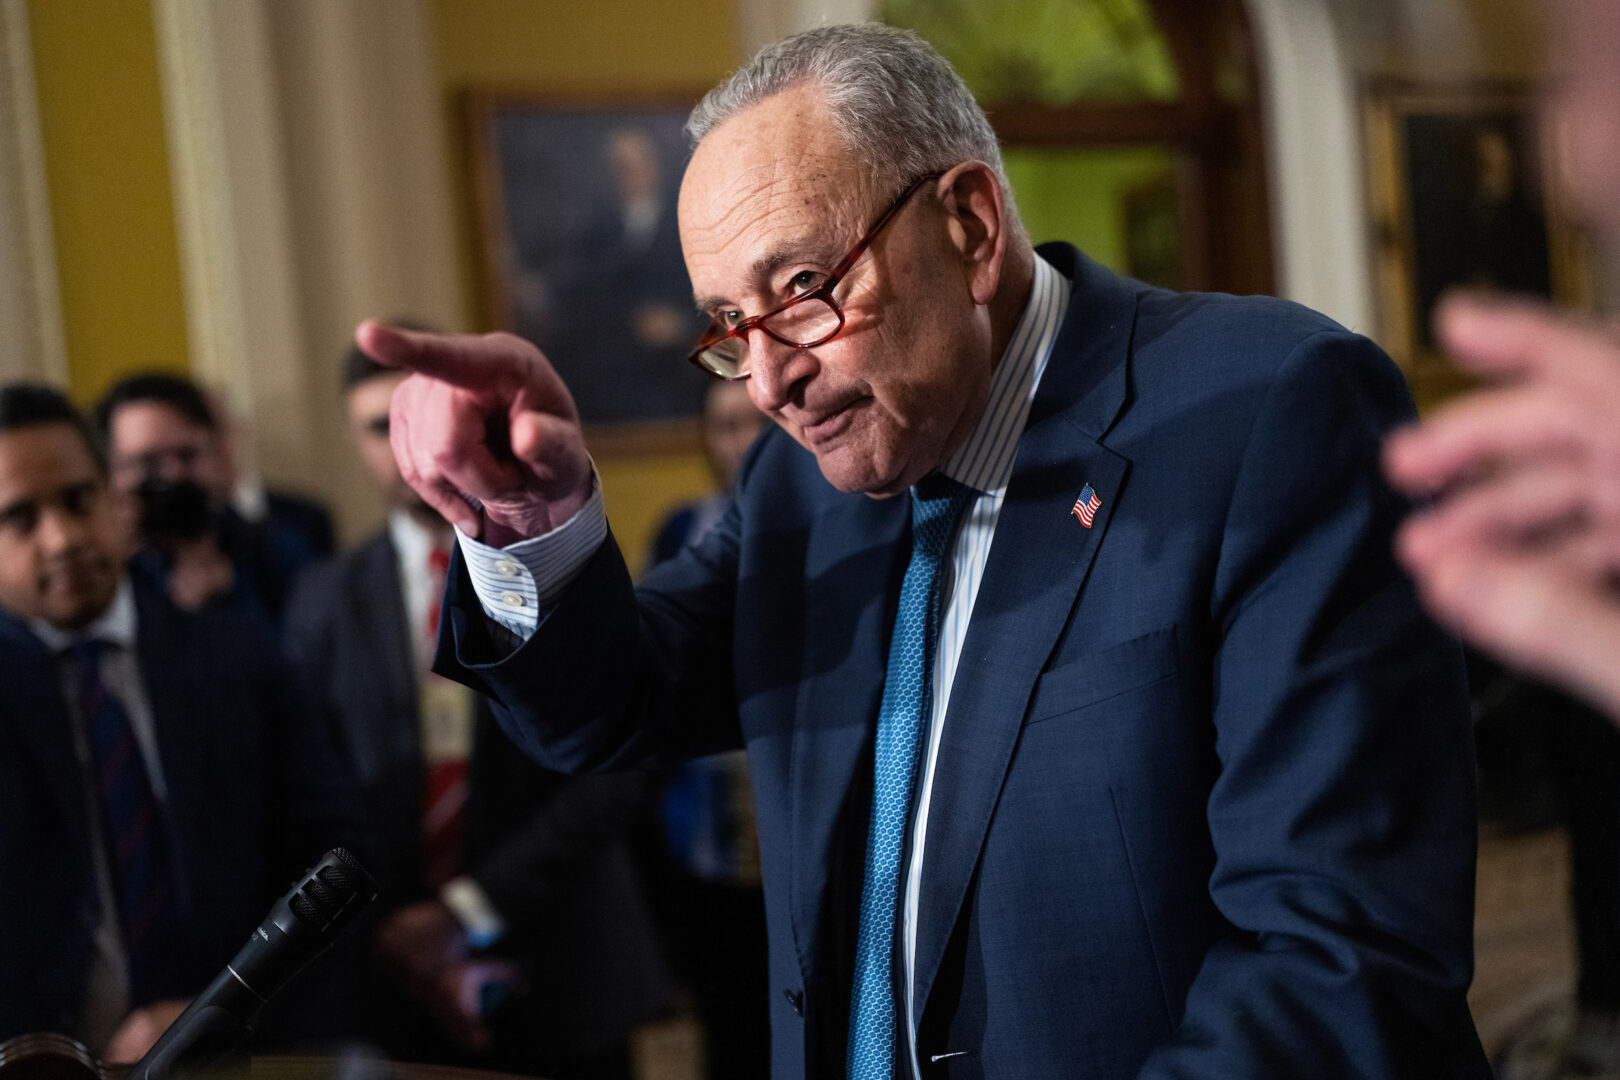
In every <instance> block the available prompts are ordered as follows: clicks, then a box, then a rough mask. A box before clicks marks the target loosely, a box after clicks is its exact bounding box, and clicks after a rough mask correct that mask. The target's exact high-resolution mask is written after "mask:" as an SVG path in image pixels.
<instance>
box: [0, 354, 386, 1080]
mask: <svg viewBox="0 0 1620 1080" xmlns="http://www.w3.org/2000/svg"><path fill="white" fill-rule="evenodd" d="M128 550H129V539H128V535H127V532H126V531H125V529H124V527H123V525H122V522H121V520H120V518H119V516H118V515H117V513H116V512H115V510H114V507H113V496H112V495H111V493H110V492H109V489H108V482H107V469H106V462H105V459H104V458H103V457H102V454H101V450H100V448H99V445H98V444H97V442H96V440H95V438H94V435H93V433H92V432H91V430H90V428H89V426H88V424H87V423H86V422H85V421H84V419H83V418H82V417H81V416H80V415H79V414H78V413H77V412H76V411H75V410H74V409H73V407H72V406H71V405H70V404H69V403H68V402H67V400H66V399H65V398H64V397H62V396H61V395H60V394H59V393H57V392H56V391H54V390H51V389H48V388H45V387H39V386H30V385H21V384H19V385H12V386H7V387H4V388H0V609H3V610H0V879H3V880H4V881H5V883H6V884H5V887H4V888H0V927H4V932H0V1039H4V1038H7V1037H9V1036H12V1035H16V1034H20V1033H25V1032H31V1031H46V1030H51V1031H61V1032H65V1033H67V1034H70V1035H73V1036H75V1037H77V1038H79V1039H80V1040H81V1041H83V1042H84V1043H85V1044H86V1045H87V1046H88V1047H89V1048H90V1049H91V1050H92V1052H95V1053H99V1054H101V1055H102V1056H103V1057H104V1058H105V1059H106V1060H109V1061H131V1060H134V1059H135V1058H136V1057H138V1056H139V1055H140V1054H142V1053H144V1052H145V1050H146V1048H147V1047H148V1046H149V1045H150V1043H151V1042H152V1041H153V1040H154V1039H155V1038H156V1037H157V1035H158V1034H160V1033H161V1032H162V1030H163V1029H164V1028H165V1027H166V1026H167V1025H168V1023H169V1022H171V1021H172V1020H173V1019H174V1017H175V1016H176V1015H178V1013H179V1011H180V1010H181V1009H182V1008H183V1007H184V1004H185V999H186V998H187V997H189V996H190V995H192V994H194V993H196V992H197V991H198V990H200V989H202V987H203V986H204V985H205V984H206V983H207V982H208V980H209V979H211V978H212V977H213V976H214V975H215V974H217V973H218V972H219V971H220V969H221V968H222V967H223V965H224V964H225V963H226V961H228V960H229V959H230V958H231V956H233V955H234V954H235V952H236V950H237V949H239V948H240V947H241V945H242V943H243V942H244V941H246V940H247V936H248V934H249V933H250V932H251V931H252V929H253V927H254V926H255V925H257V923H258V921H259V920H260V919H261V918H262V917H263V916H264V913H265V911H266V910H267V909H268V907H269V905H270V903H271V901H272V900H274V899H275V897H276V896H277V895H279V894H280V893H281V892H282V891H284V890H285V889H286V887H287V884H288V882H289V881H291V880H292V879H293V878H294V877H295V876H296V875H297V874H298V873H299V871H300V870H302V869H303V868H304V867H306V866H308V865H310V864H311V863H313V862H315V860H316V859H318V858H319V857H320V856H321V854H322V853H323V852H324V851H325V850H327V849H328V848H330V847H333V846H337V845H339V844H353V843H354V840H355V834H354V829H355V821H356V819H355V816H354V815H353V814H352V813H351V812H350V805H349V788H350V782H349V780H348V778H347V777H346V775H344V773H343V770H342V769H341V761H342V759H341V757H340V756H339V754H338V752H337V748H336V744H335V743H334V741H333V740H332V733H331V732H330V731H329V730H327V729H326V728H325V727H323V725H322V720H321V714H320V713H319V712H318V711H316V710H312V709H310V708H308V707H306V705H307V703H306V702H304V701H303V700H301V699H299V698H298V697H297V695H296V694H295V692H294V689H293V685H292V682H291V679H290V672H289V669H288V668H287V666H286V664H285V663H284V662H283V661H282V660H281V659H280V655H281V654H280V651H279V649H278V647H277V645H276V641H275V637H274V634H273V632H272V631H271V630H270V628H269V627H268V625H266V624H263V623H261V622H260V621H258V620H256V619H254V618H251V617H248V616H246V615H243V614H240V613H229V612H215V613H208V614H194V613H189V612H185V611H182V610H180V609H178V608H176V607H175V606H174V605H173V604H171V603H170V602H169V601H168V599H167V598H166V597H165V595H164V593H163V590H162V587H161V585H159V584H158V583H157V582H155V581H153V580H151V579H150V578H149V577H147V576H144V575H142V574H140V573H138V572H126V568H125V560H126V558H127V555H128ZM322 978H323V975H322V974H321V973H320V972H319V969H313V971H312V974H311V975H310V976H308V977H307V978H306V979H305V980H302V981H301V984H300V986H301V987H303V988H308V987H309V986H310V985H311V982H312V981H319V980H321V979H322ZM289 996H293V995H289Z"/></svg>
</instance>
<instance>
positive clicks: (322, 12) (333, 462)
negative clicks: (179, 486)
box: [153, 0, 464, 536]
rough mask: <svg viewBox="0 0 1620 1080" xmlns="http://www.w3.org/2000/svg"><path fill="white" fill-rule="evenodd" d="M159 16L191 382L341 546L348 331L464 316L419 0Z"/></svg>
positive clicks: (352, 511)
mask: <svg viewBox="0 0 1620 1080" xmlns="http://www.w3.org/2000/svg"><path fill="white" fill-rule="evenodd" d="M153 7H154V11H155V13H156V20H157V25H158V35H159V48H160V53H159V55H160V60H161V64H162V70H163V83H164V103H165V114H166V119H167V123H168V128H169V143H170V156H171V160H172V165H173V168H172V172H173V175H174V187H175V210H176V217H177V220H178V228H179V234H180V243H181V252H182V260H183V267H184V276H185V285H186V307H187V320H188V325H189V328H190V332H191V344H192V352H193V358H194V360H193V367H194V370H195V372H196V373H197V375H198V376H199V377H200V378H201V379H203V380H205V381H207V382H209V383H212V384H215V385H217V386H220V387H222V388H224V390H225V391H226V393H227V395H228V398H229V400H230V403H231V405H232V406H233V408H234V410H235V412H236V414H237V415H238V417H239V418H241V419H242V421H243V422H244V425H245V428H246V436H247V437H246V439H245V440H244V441H245V443H246V445H245V447H244V449H245V451H246V456H248V457H251V458H254V459H256V460H257V461H258V462H259V463H260V464H261V465H262V469H263V472H264V474H265V475H266V476H267V477H268V478H269V479H270V480H271V481H272V482H273V483H276V484H280V485H284V486H290V487H294V488H298V489H302V490H305V491H309V492H312V493H315V494H318V495H323V496H325V497H326V498H327V499H328V500H329V501H330V502H331V503H332V505H333V508H334V510H335V511H337V513H338V516H339V519H340V523H341V524H343V525H344V526H345V527H346V531H347V532H348V533H349V535H351V536H352V535H353V534H354V533H355V531H356V530H357V529H358V528H360V527H362V526H365V525H369V524H370V523H371V522H372V521H373V520H375V516H376V509H377V507H376V502H375V499H374V497H373V495H372V493H371V491H370V487H369V485H368V484H367V483H366V481H365V479H364V476H363V473H362V472H361V469H360V467H359V465H358V464H357V463H356V462H355V460H354V454H353V452H352V450H351V449H350V447H349V445H348V439H347V434H346V430H345V427H344V424H343V419H342V410H341V403H340V400H339V387H338V381H339V380H338V364H339V360H340V358H341V356H342V354H343V351H344V349H345V348H346V347H347V343H348V341H349V339H350V334H351V333H352V331H353V328H354V325H355V324H356V323H357V322H358V321H359V320H360V319H362V318H364V317H366V316H368V315H382V316H387V315H393V314H414V315H417V316H418V317H421V318H425V319H428V320H430V321H434V322H437V323H440V324H442V325H444V326H445V327H446V328H456V327H457V326H458V324H459V323H460V322H461V319H462V313H463V311H464V305H463V302H462V297H461V294H460V282H459V277H458V272H459V263H458V253H457V251H456V246H455V233H454V224H453V218H452V208H451V205H450V194H449V190H448V189H449V175H448V170H449V161H448V151H447V148H446V146H445V132H444V128H445V124H444V114H443V111H442V109H443V103H442V101H441V97H440V93H439V89H438V85H437V78H436V71H437V66H436V64H435V62H434V57H433V49H432V37H431V22H430V20H429V18H428V13H427V6H426V0H342V2H337V0H153Z"/></svg>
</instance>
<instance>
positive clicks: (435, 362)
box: [354, 319, 527, 391]
mask: <svg viewBox="0 0 1620 1080" xmlns="http://www.w3.org/2000/svg"><path fill="white" fill-rule="evenodd" d="M354 341H355V344H357V345H359V346H360V349H361V351H362V352H364V353H365V354H366V355H367V356H369V357H371V358H372V359H373V360H375V361H377V362H378V363H379V364H383V365H385V366H387V367H391V368H399V369H400V370H403V371H412V372H416V373H417V374H420V375H426V376H428V377H429V378H432V379H438V380H439V381H440V382H446V383H449V384H450V385H451V386H458V387H461V388H462V389H464V390H475V391H476V390H493V389H496V388H498V387H499V386H500V385H502V384H503V383H509V382H511V381H512V380H513V378H514V377H517V378H521V377H522V374H523V372H524V369H525V362H526V360H527V356H526V355H525V353H524V351H523V345H524V343H523V342H522V341H521V339H519V338H514V337H511V336H510V335H506V334H486V335H483V336H482V337H472V336H469V335H450V334H429V333H424V332H422V331H417V330H402V329H400V328H398V327H394V326H388V325H387V324H385V323H381V322H378V321H377V320H376V319H367V320H366V321H365V322H363V323H361V324H360V325H359V326H358V327H356V328H355V332H354Z"/></svg>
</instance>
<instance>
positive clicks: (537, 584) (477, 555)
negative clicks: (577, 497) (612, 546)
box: [456, 465, 607, 642]
mask: <svg viewBox="0 0 1620 1080" xmlns="http://www.w3.org/2000/svg"><path fill="white" fill-rule="evenodd" d="M456 537H457V540H458V542H459V543H460V544H461V557H462V558H463V559H465V560H466V563H467V572H468V576H469V577H471V578H472V586H473V592H475V593H477V594H478V602H479V604H481V605H482V606H483V608H484V614H485V615H488V616H489V618H490V619H491V620H492V621H493V622H494V623H495V624H496V625H498V626H501V627H505V628H506V629H507V630H508V631H510V632H511V633H512V634H513V635H515V636H516V638H517V640H518V641H519V642H523V641H527V640H529V638H530V637H532V636H534V631H535V628H536V627H538V626H539V625H540V619H541V617H542V616H543V615H544V614H545V613H546V612H547V611H548V610H550V609H551V608H552V607H553V606H554V605H555V604H556V602H557V597H558V596H560V595H562V592H563V590H564V589H566V588H568V586H569V585H571V584H573V582H574V579H575V578H577V577H579V575H580V573H581V572H582V571H583V570H584V569H585V564H586V563H587V562H589V561H590V558H591V556H592V555H595V554H596V550H597V548H599V547H601V546H602V543H603V541H605V540H606V539H607V511H606V510H605V509H604V507H603V505H602V485H601V483H600V482H599V481H598V480H597V477H596V467H595V466H594V465H592V467H591V497H590V498H589V499H587V500H586V502H585V505H584V506H581V507H580V508H579V510H578V511H576V512H575V514H574V516H573V517H571V518H569V519H568V520H567V521H565V522H563V523H562V524H561V525H559V526H557V527H556V528H555V529H552V530H551V531H550V532H548V533H544V534H542V535H540V536H534V537H530V538H529V539H527V540H519V541H518V542H517V543H515V544H511V545H509V546H507V547H504V548H494V547H490V546H489V545H488V544H485V543H482V542H480V541H478V540H474V539H473V538H472V537H470V536H468V535H467V534H466V533H464V532H462V531H461V530H460V529H457V530H456Z"/></svg>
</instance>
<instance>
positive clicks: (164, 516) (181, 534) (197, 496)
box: [135, 476, 214, 547]
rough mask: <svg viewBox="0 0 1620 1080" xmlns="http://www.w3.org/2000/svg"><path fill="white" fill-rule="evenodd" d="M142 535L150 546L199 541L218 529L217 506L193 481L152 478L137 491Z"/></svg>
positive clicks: (145, 480) (144, 481)
mask: <svg viewBox="0 0 1620 1080" xmlns="http://www.w3.org/2000/svg"><path fill="white" fill-rule="evenodd" d="M135 501H136V503H137V505H138V506H139V507H140V528H141V535H142V536H144V537H145V538H146V540H147V541H148V542H149V543H152V544H155V545H157V546H160V547H161V546H163V545H164V543H165V542H166V541H167V542H173V541H183V540H196V539H198V538H200V537H203V536H206V535H208V534H209V533H211V532H212V531H213V530H214V503H213V500H212V499H211V498H210V497H209V495H208V492H206V491H204V490H203V489H202V488H201V487H200V486H198V485H197V484H194V483H192V482H191V481H189V480H166V479H164V478H162V477H160V476H148V477H147V478H146V479H144V480H142V481H141V482H140V486H138V487H137V488H136V489H135Z"/></svg>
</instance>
